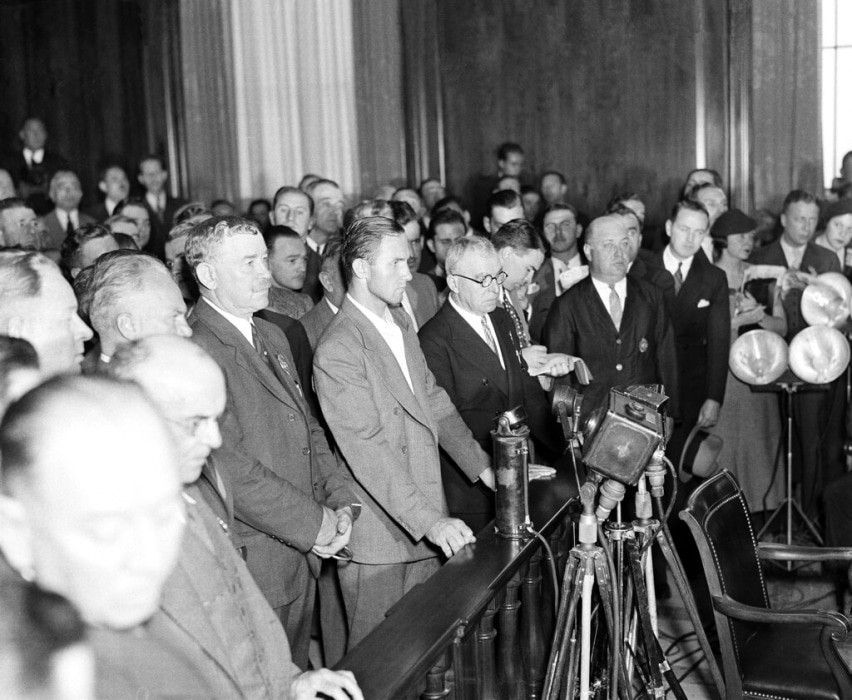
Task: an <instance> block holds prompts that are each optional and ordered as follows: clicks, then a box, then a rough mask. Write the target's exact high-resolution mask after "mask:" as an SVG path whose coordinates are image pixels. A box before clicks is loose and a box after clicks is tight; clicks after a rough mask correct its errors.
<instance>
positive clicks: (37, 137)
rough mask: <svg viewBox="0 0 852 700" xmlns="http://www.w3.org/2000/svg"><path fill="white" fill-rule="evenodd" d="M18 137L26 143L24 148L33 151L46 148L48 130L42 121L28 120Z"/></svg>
mask: <svg viewBox="0 0 852 700" xmlns="http://www.w3.org/2000/svg"><path fill="white" fill-rule="evenodd" d="M18 135H19V136H20V137H21V141H23V142H24V148H29V149H30V150H32V151H37V150H39V149H40V148H44V144H45V143H47V128H46V127H45V126H44V122H43V121H42V120H41V119H27V121H25V122H24V126H23V128H22V129H21V132H20V134H18Z"/></svg>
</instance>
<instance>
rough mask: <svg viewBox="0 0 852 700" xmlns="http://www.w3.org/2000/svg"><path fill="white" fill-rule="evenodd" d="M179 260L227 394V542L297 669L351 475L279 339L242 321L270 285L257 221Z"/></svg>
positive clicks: (344, 539) (223, 219)
mask: <svg viewBox="0 0 852 700" xmlns="http://www.w3.org/2000/svg"><path fill="white" fill-rule="evenodd" d="M186 262H187V264H188V265H189V266H190V267H191V268H192V270H193V273H194V274H195V277H196V279H197V280H198V285H199V289H200V292H201V299H199V301H198V303H197V304H196V305H195V308H194V309H193V311H192V314H191V316H190V319H189V321H190V326H191V327H192V329H193V340H194V341H195V342H197V343H198V344H199V345H201V347H203V348H204V349H205V350H206V351H207V352H208V353H209V354H210V355H211V356H212V357H213V359H214V360H215V361H216V363H217V364H218V365H219V367H220V368H221V369H222V371H223V372H224V374H225V379H226V382H227V386H228V401H227V408H226V411H227V413H228V414H229V415H228V416H226V417H227V418H228V419H229V420H226V421H223V424H222V442H223V448H224V449H226V450H228V451H229V452H230V454H229V456H228V458H227V459H225V460H223V463H224V466H223V469H226V468H231V469H232V470H233V472H234V473H232V474H230V477H231V481H232V482H233V483H234V509H235V515H236V524H235V527H234V539H235V543H236V544H237V546H238V547H241V548H243V551H244V552H245V557H246V563H247V564H248V568H249V571H251V573H252V575H253V576H254V578H255V580H256V581H257V584H258V586H259V587H260V589H261V590H262V591H263V593H264V595H265V596H266V598H267V600H268V601H269V603H270V605H271V606H272V608H273V609H274V610H275V611H276V613H277V614H278V616H279V618H280V619H281V621H282V623H283V624H284V629H285V631H286V632H287V638H288V639H289V640H290V646H291V648H292V651H293V660H294V661H295V662H296V664H297V665H299V666H301V667H302V668H304V667H305V666H306V665H307V658H308V645H309V643H310V628H311V618H312V614H313V608H314V596H315V592H316V581H315V578H316V576H317V574H318V572H319V560H318V559H317V556H320V557H329V556H332V555H333V554H335V553H336V552H337V551H339V550H340V549H341V548H342V547H344V546H345V545H346V544H347V543H348V540H349V535H350V532H351V528H352V520H353V512H352V505H353V504H354V503H356V502H357V501H356V498H355V496H354V494H353V493H352V491H351V489H350V487H349V484H350V481H351V479H350V477H349V475H348V473H347V472H346V471H345V470H344V469H341V468H339V466H338V463H337V460H336V458H335V457H334V455H333V454H332V453H331V450H330V449H329V447H328V442H327V441H326V438H325V434H324V432H323V429H322V428H321V427H320V425H319V424H318V423H317V421H316V419H315V418H314V417H313V416H312V415H311V412H310V409H309V408H308V405H307V403H306V402H305V398H304V395H303V390H302V387H301V385H300V383H299V381H298V375H297V373H296V371H295V364H294V360H293V355H292V353H291V351H290V346H289V344H288V342H287V338H286V336H285V335H284V333H283V332H282V331H281V330H280V329H279V328H278V327H277V326H275V325H274V324H271V323H267V322H265V321H263V320H262V319H257V318H253V317H252V315H253V314H254V312H255V311H258V310H260V309H263V308H266V306H267V302H268V299H267V297H268V294H269V286H270V280H271V275H270V273H269V269H268V266H267V250H266V245H265V243H264V241H263V236H262V235H261V233H260V231H259V230H258V228H257V224H255V223H254V222H251V221H249V220H247V219H241V218H239V217H234V216H219V217H213V218H211V219H208V220H206V221H203V222H201V223H199V224H197V225H196V227H195V228H193V230H192V231H190V233H189V235H188V236H187V241H186Z"/></svg>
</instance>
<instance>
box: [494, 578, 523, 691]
mask: <svg viewBox="0 0 852 700" xmlns="http://www.w3.org/2000/svg"><path fill="white" fill-rule="evenodd" d="M520 587H521V577H520V574H515V575H514V576H513V577H512V580H511V581H509V582H508V583H507V584H506V590H505V592H504V595H503V600H502V602H501V604H500V613H499V616H498V618H497V628H498V630H499V634H498V635H497V659H498V662H499V663H498V666H497V677H498V679H499V689H500V697H501V698H507V699H510V700H519V699H520V698H523V697H524V674H523V669H522V668H521V667H520V665H519V664H518V660H519V659H520V658H521V642H520V638H519V635H518V610H519V609H520V607H521V601H520V598H519V589H520Z"/></svg>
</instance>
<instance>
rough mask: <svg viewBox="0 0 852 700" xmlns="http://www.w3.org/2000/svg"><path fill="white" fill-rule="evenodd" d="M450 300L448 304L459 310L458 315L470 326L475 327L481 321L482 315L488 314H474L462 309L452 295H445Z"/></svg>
mask: <svg viewBox="0 0 852 700" xmlns="http://www.w3.org/2000/svg"><path fill="white" fill-rule="evenodd" d="M447 298H448V299H449V300H450V305H451V306H452V307H453V308H454V309H455V310H456V311H458V312H459V316H461V317H462V318H463V319H464V320H465V321H467V322H468V323H469V324H470V325H471V326H473V327H474V328H476V327H477V326H479V325H480V324H481V323H482V317H483V316H488V314H475V313H473V311H468V310H467V309H463V308H462V307H461V305H459V303H458V302H457V301H456V300H455V299H453V295H452V294H450V296H449V297H447Z"/></svg>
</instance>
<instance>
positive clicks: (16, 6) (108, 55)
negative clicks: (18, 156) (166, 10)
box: [0, 0, 163, 207]
mask: <svg viewBox="0 0 852 700" xmlns="http://www.w3.org/2000/svg"><path fill="white" fill-rule="evenodd" d="M161 4H163V3H162V2H155V3H146V2H145V0H31V1H29V2H24V1H18V2H4V3H2V4H0V146H2V149H3V150H4V151H6V150H17V149H18V148H19V141H18V131H19V129H20V125H21V123H22V121H23V120H24V119H25V118H26V117H27V116H31V115H37V116H40V117H42V118H43V119H44V120H45V122H46V124H47V128H48V132H49V137H48V148H50V149H51V150H54V151H57V152H59V153H61V154H62V155H63V156H65V158H67V159H68V160H69V161H70V162H71V164H72V166H73V167H74V168H75V169H76V170H77V171H78V173H79V175H80V179H81V181H82V183H83V189H84V193H85V195H84V201H83V206H84V207H85V206H87V205H90V204H93V203H95V202H96V201H97V196H98V194H99V193H98V191H97V173H98V168H99V164H100V162H101V161H102V159H104V158H105V157H111V156H118V157H121V158H122V160H123V162H124V163H125V167H127V168H128V174H129V175H130V178H131V181H133V180H135V163H136V160H137V159H138V158H139V157H140V156H142V155H143V154H144V153H146V152H148V151H150V150H152V149H157V147H158V146H159V145H160V144H161V143H162V138H160V137H159V136H158V134H157V133H156V132H162V126H161V127H160V128H159V129H152V128H151V126H152V125H150V124H149V123H148V121H149V119H148V116H147V114H148V110H147V101H146V80H147V82H148V86H147V89H148V90H151V89H152V88H153V89H156V88H157V86H158V85H161V84H162V78H161V77H158V76H156V75H151V73H150V67H149V74H148V75H146V74H145V71H144V69H143V65H144V55H145V52H146V46H148V44H149V42H150V41H151V39H152V38H153V39H154V40H155V42H156V41H158V40H159V39H160V37H151V36H150V35H149V32H148V31H147V29H146V27H147V26H148V20H149V17H148V14H147V13H148V12H149V11H150V10H149V8H150V7H151V6H160V5H161ZM149 66H150V62H149Z"/></svg>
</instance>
